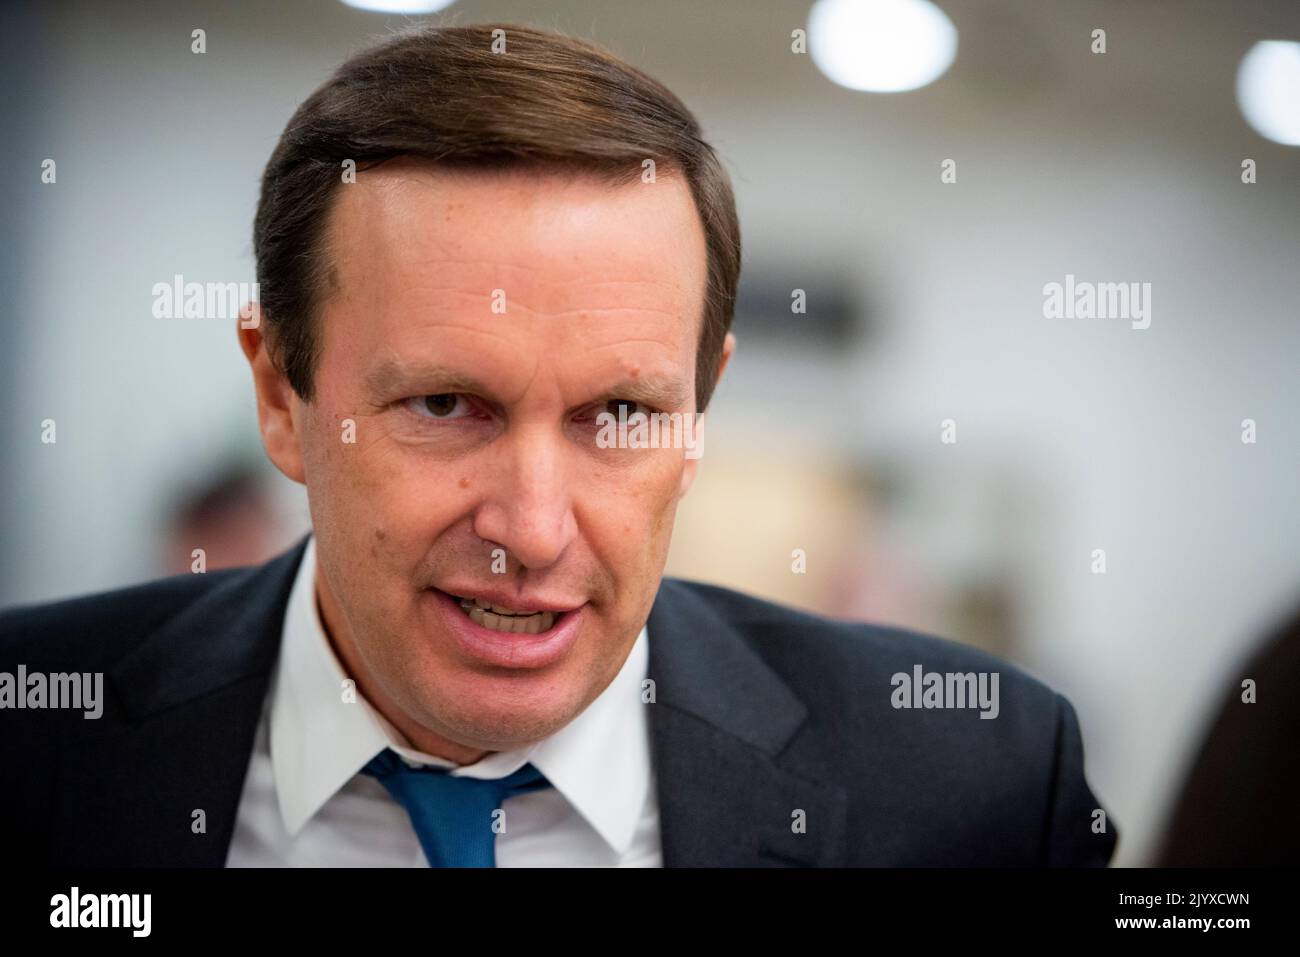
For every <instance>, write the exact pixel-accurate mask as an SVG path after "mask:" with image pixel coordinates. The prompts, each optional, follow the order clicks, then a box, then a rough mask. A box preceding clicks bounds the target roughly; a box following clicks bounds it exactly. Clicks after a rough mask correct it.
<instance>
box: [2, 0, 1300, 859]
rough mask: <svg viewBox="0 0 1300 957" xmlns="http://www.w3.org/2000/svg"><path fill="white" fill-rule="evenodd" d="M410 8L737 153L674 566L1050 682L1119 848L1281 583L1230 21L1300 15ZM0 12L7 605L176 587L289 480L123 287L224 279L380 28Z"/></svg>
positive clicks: (1288, 535)
mask: <svg viewBox="0 0 1300 957" xmlns="http://www.w3.org/2000/svg"><path fill="white" fill-rule="evenodd" d="M898 3H899V4H901V6H904V7H905V6H908V4H904V3H902V0H898ZM444 6H445V7H446V8H445V9H444V10H442V11H441V12H437V13H434V14H432V16H433V17H434V18H435V19H437V20H439V21H443V22H455V23H462V24H465V23H475V22H487V21H505V22H519V23H528V24H533V25H538V26H543V27H548V28H552V29H556V30H560V31H562V32H565V33H568V34H571V35H575V36H580V37H585V38H589V39H592V40H595V41H597V42H599V43H601V44H603V45H605V46H607V47H609V48H610V49H612V50H613V51H614V52H615V53H617V54H619V55H621V56H623V57H624V58H625V59H627V60H629V61H631V62H632V63H634V64H636V65H637V66H639V67H641V68H643V69H645V70H647V71H648V72H650V73H651V74H652V75H654V76H656V77H657V78H659V79H660V80H662V81H663V82H665V83H666V84H667V85H668V86H669V87H670V88H671V89H673V90H674V91H675V92H676V93H677V94H678V95H679V96H680V97H681V98H682V99H683V100H684V101H685V102H686V103H687V104H688V105H689V106H690V107H691V108H692V109H693V110H694V111H695V113H696V115H697V116H698V117H699V118H700V120H701V122H702V124H703V126H704V128H705V132H706V136H708V137H709V138H710V139H711V141H712V142H713V143H714V144H715V146H716V147H717V149H718V150H719V152H720V154H721V156H722V158H723V161H724V163H725V165H726V166H727V168H728V169H729V171H730V172H731V175H732V178H733V182H734V185H735V188H736V193H737V200H738V204H739V209H740V217H741V226H742V231H743V237H744V243H745V266H744V273H743V276H742V294H741V301H740V305H739V308H738V310H737V317H736V323H735V327H734V329H735V332H736V333H737V336H738V338H739V350H738V353H737V356H736V358H735V360H733V362H732V365H731V368H730V370H729V371H728V374H727V377H726V379H725V380H724V381H723V383H722V385H721V387H720V389H719V391H718V393H717V395H716V397H715V399H714V402H713V404H712V406H711V408H710V417H709V419H710V422H709V430H708V437H709V441H708V451H707V454H706V455H705V457H704V460H703V467H702V469H701V473H700V478H699V481H698V482H697V484H696V486H695V488H694V490H693V491H692V493H691V495H690V497H689V498H688V500H687V501H686V503H685V504H684V506H683V508H682V510H681V512H680V514H679V521H678V527H677V531H676V536H675V540H674V545H673V551H672V555H671V559H670V563H669V569H668V572H669V573H670V574H675V575H681V576H685V577H691V578H698V579H703V580H706V581H713V582H718V583H721V584H725V585H731V586H734V587H739V588H742V589H744V590H747V591H750V592H754V593H757V594H760V595H764V596H767V597H770V598H773V599H776V600H779V601H784V602H789V603H794V604H797V605H801V606H804V607H807V608H811V609H815V610H819V611H822V612H824V613H828V614H832V615H836V616H840V617H845V618H859V619H866V620H872V621H877V622H883V623H889V624H897V625H903V626H906V627H910V628H915V629H920V630H925V631H931V632H936V633H939V634H942V635H945V636H947V637H951V638H953V639H956V640H959V641H963V642H968V643H971V644H974V645H978V646H980V647H984V648H987V649H989V650H991V651H994V652H995V653H998V654H1000V655H1004V656H1006V657H1008V658H1009V659H1011V660H1012V661H1014V662H1015V663H1017V664H1018V665H1020V666H1021V667H1023V668H1025V669H1026V670H1028V671H1029V672H1031V673H1032V674H1034V675H1036V676H1038V677H1040V678H1042V679H1044V680H1046V681H1047V682H1048V683H1049V684H1051V685H1052V686H1053V687H1055V688H1056V689H1057V690H1059V691H1061V692H1063V693H1064V694H1065V695H1067V697H1069V698H1070V700H1071V701H1072V702H1073V703H1074V705H1075V707H1076V709H1077V711H1078V713H1079V716H1080V720H1081V724H1082V729H1083V734H1084V740H1085V743H1086V756H1087V766H1088V775H1089V779H1090V781H1091V783H1092V785H1093V788H1094V790H1095V791H1096V793H1097V795H1098V797H1099V798H1100V799H1101V801H1102V802H1103V803H1104V804H1105V805H1106V807H1107V808H1109V809H1110V810H1111V812H1112V813H1113V815H1114V816H1115V819H1116V821H1117V822H1118V824H1119V827H1120V829H1121V832H1122V839H1121V843H1120V846H1119V849H1118V852H1117V855H1116V858H1115V861H1114V863H1116V864H1121V865H1141V864H1146V863H1150V862H1151V861H1153V860H1154V859H1155V855H1156V854H1157V851H1158V847H1159V844H1160V841H1161V835H1162V834H1163V833H1164V828H1165V827H1166V822H1167V821H1168V819H1169V817H1170V814H1171V808H1172V806H1173V804H1174V802H1175V800H1176V794H1177V792H1178V790H1179V788H1180V787H1181V784H1182V782H1183V780H1184V778H1185V776H1186V775H1187V773H1188V771H1189V769H1190V767H1191V765H1192V763H1193V761H1194V759H1195V757H1196V755H1197V753H1198V749H1199V748H1200V744H1201V741H1202V739H1203V738H1204V735H1205V733H1206V730H1207V728H1208V724H1209V722H1210V721H1211V719H1212V718H1213V716H1214V713H1215V711H1216V709H1217V708H1218V707H1219V706H1220V705H1221V703H1222V702H1223V701H1224V700H1225V699H1226V698H1228V697H1229V696H1231V695H1232V694H1233V693H1234V689H1237V688H1238V686H1239V684H1240V681H1241V680H1242V678H1243V677H1244V676H1245V675H1246V673H1245V672H1244V671H1243V667H1244V662H1245V661H1246V660H1247V659H1248V658H1249V657H1250V656H1251V655H1253V654H1255V653H1256V652H1257V651H1258V650H1259V648H1260V647H1261V642H1262V641H1263V640H1264V638H1265V636H1266V635H1267V634H1268V633H1270V631H1271V630H1272V629H1274V628H1276V627H1277V626H1278V625H1279V624H1280V623H1281V622H1282V621H1283V620H1284V619H1286V618H1287V616H1288V615H1289V614H1291V613H1292V612H1293V611H1294V610H1295V608H1296V604H1297V602H1300V560H1298V559H1300V495H1298V494H1297V493H1298V491H1300V481H1298V479H1300V441H1297V439H1298V438H1300V436H1298V435H1297V420H1296V413H1297V409H1298V408H1300V322H1297V319H1298V318H1300V316H1298V315H1297V312H1298V310H1297V303H1298V302H1300V268H1298V267H1300V242H1298V240H1300V149H1298V148H1297V145H1296V143H1297V142H1300V134H1298V133H1297V125H1300V52H1297V51H1300V47H1286V46H1285V45H1282V44H1275V45H1273V46H1271V47H1267V48H1264V49H1265V53H1267V54H1268V55H1267V56H1265V55H1264V54H1261V53H1259V52H1258V51H1257V48H1256V44H1258V43H1259V42H1260V41H1270V40H1272V41H1278V40H1282V41H1300V4H1297V3H1295V2H1294V0H1277V2H1266V0H1260V2H1239V3H1232V4H1227V3H1211V2H1197V0H1164V2H1157V0H1153V2H1145V3H1133V2H1130V0H1096V2H1089V3H1042V2H1038V0H936V6H934V7H931V8H930V9H932V10H935V11H941V13H940V14H939V15H938V17H937V18H936V17H935V16H934V14H931V13H929V12H925V13H922V14H916V13H915V10H913V11H912V13H910V14H909V13H908V11H907V10H901V7H900V10H901V12H899V13H898V16H899V18H900V19H897V20H896V21H890V22H889V24H888V25H889V27H890V29H894V28H897V29H898V30H900V31H901V32H900V33H899V34H898V36H897V37H892V35H891V37H892V38H891V41H890V42H889V43H887V44H886V46H885V47H884V48H883V49H876V48H872V49H874V53H873V54H872V56H865V55H864V54H863V50H865V49H868V46H867V45H868V43H869V40H870V38H871V37H872V36H876V35H877V34H872V33H870V31H869V30H868V29H867V28H866V27H863V26H862V24H861V23H859V22H857V21H855V20H854V19H853V17H854V16H855V15H862V14H863V11H862V10H861V9H859V10H856V11H855V10H849V11H848V12H847V14H846V12H845V10H843V9H834V8H836V7H845V6H849V7H852V6H854V4H853V3H847V4H846V3H837V4H829V5H823V7H822V8H821V9H820V10H818V11H817V12H816V13H814V12H813V6H812V3H811V0H803V2H792V0H728V2H715V3H708V4H705V3H701V2H698V0H657V2H655V3H635V2H626V3H622V2H613V3H611V2H606V0H548V2H546V3H531V2H498V0H461V2H455V3H452V4H450V5H446V4H444ZM868 6H870V4H868ZM884 6H885V7H892V6H894V4H884ZM917 6H918V7H927V6H929V5H927V4H921V3H918V4H917ZM868 12H870V11H868ZM886 12H889V11H886ZM0 16H3V17H4V25H3V37H4V39H3V43H4V54H5V55H4V67H3V70H4V77H5V86H4V89H5V91H6V94H5V97H4V102H3V103H2V104H0V110H3V111H4V116H3V122H4V124H5V130H6V134H5V136H4V138H3V140H4V142H3V147H2V148H3V150H4V153H5V166H4V168H5V169H6V170H7V176H6V182H5V184H4V187H3V188H4V196H5V201H4V203H3V207H4V212H3V215H4V217H5V219H6V226H7V229H6V233H5V234H6V236H7V237H8V242H7V244H6V256H5V257H4V261H3V264H2V265H0V270H2V271H0V280H2V281H3V284H4V286H3V290H4V295H3V304H4V310H5V315H4V317H3V322H2V323H0V397H2V399H3V408H4V410H5V415H4V416H3V418H2V419H0V429H3V432H4V444H3V449H4V454H5V458H4V467H3V470H2V471H0V493H2V494H0V605H10V604H15V603H26V602H32V601H38V600H46V599H52V598H58V597H62V596H68V595H73V594H77V593H81V592H86V591H91V590H100V589H108V588H112V587H116V586H120V585H124V584H128V583H133V582H138V581H143V580H146V579H149V578H152V577H155V576H157V575H159V574H163V573H172V572H184V571H187V570H188V568H189V564H190V549H191V547H193V543H194V542H195V541H202V542H206V543H208V544H207V552H208V566H209V568H215V567H219V566H221V565H224V564H239V563H245V562H252V561H260V560H262V559H263V558H265V557H267V556H269V555H271V554H273V553H274V552H276V551H278V550H279V549H281V548H283V547H286V546H287V545H288V544H290V543H292V542H293V541H294V540H295V539H296V538H297V537H298V536H299V535H300V534H302V533H303V532H304V531H305V529H306V528H307V513H306V500H305V496H304V495H303V494H302V492H301V490H300V489H299V488H297V487H295V486H293V485H292V484H291V483H289V482H288V481H287V480H285V479H283V478H282V477H280V476H279V475H278V473H275V472H274V471H273V470H272V469H271V468H270V466H269V465H268V464H267V463H266V460H265V458H264V456H263V454H262V452H261V447H260V443H259V439H258V435H257V428H256V419H255V414H254V406H253V396H252V390H251V386H250V380H249V374H248V371H247V366H246V364H245V363H244V361H243V358H242V356H241V355H240V353H239V351H238V348H237V346H236V342H235V335H234V329H233V323H232V322H230V321H227V320H215V319H206V320H195V319H188V320H187V319H159V318H155V316H154V314H153V312H152V309H151V306H152V304H153V294H152V291H151V290H152V288H153V286H154V284H155V283H158V282H165V283H170V282H171V281H172V277H173V276H174V275H177V274H181V275H183V276H185V277H186V279H187V280H199V281H208V280H210V281H216V282H230V281H236V282H251V281H252V280H253V279H254V278H255V275H254V265H253V260H252V251H251V234H252V217H253V212H254V208H255V204H256V199H257V190H258V178H259V176H260V174H261V170H262V167H263V165H264V163H265V162H266V160H267V158H268V156H269V154H270V152H271V149H272V147H273V146H274V144H275V141H276V139H277V138H278V136H279V134H280V131H281V130H282V128H283V126H284V124H285V122H286V121H287V120H288V118H289V116H290V115H291V113H292V112H293V110H294V109H295V108H296V106H297V105H298V103H299V102H300V101H301V100H302V99H303V98H305V97H306V96H307V94H308V93H310V92H311V90H313V89H314V88H315V87H316V86H317V85H318V84H319V83H320V82H322V81H323V80H324V79H325V77H326V76H327V75H328V73H329V72H330V71H332V70H333V69H334V67H335V66H337V65H338V64H339V63H340V62H341V61H342V60H343V59H345V58H346V57H347V55H348V54H350V53H351V52H353V51H355V50H357V49H358V48H360V47H361V46H363V45H364V44H365V43H366V42H367V41H368V40H369V39H371V38H373V37H374V36H375V35H377V34H382V33H384V32H387V31H390V30H392V29H396V28H398V27H400V26H402V25H404V24H405V23H407V22H409V21H410V19H411V18H408V17H403V16H395V15H385V14H381V13H375V12H369V11H365V10H359V9H354V8H352V7H350V6H348V5H345V4H343V3H341V2H338V0H280V2H277V3H274V4H267V3H255V2H247V3H243V2H226V3H199V2H184V0H167V2H160V0H159V2H150V0H145V2H137V3H132V4H129V5H125V4H116V3H67V2H49V3H44V4H40V5H30V6H27V7H23V6H19V5H9V6H7V8H6V10H5V12H4V13H3V14H2V15H0ZM845 16H847V17H848V19H847V20H844V19H840V20H837V19H835V18H836V17H845ZM909 16H911V17H912V19H910V20H909V19H908V17H909ZM819 18H820V21H819V22H814V21H818V20H819ZM944 24H947V26H945V25H944ZM196 29H201V30H203V31H204V37H205V50H204V52H203V53H202V54H196V53H194V52H192V45H193V43H194V39H193V31H194V30H196ZM1098 29H1101V30H1104V31H1105V35H1104V43H1105V52H1104V53H1103V52H1100V51H1097V52H1094V51H1095V48H1096V47H1097V36H1096V35H1095V34H1094V31H1095V30H1098ZM798 30H806V31H809V35H808V50H807V52H798V51H797V50H794V49H792V46H795V47H797V45H798V35H796V34H795V33H794V31H798ZM864 30H865V31H866V32H863V31H864ZM878 33H879V31H878ZM855 43H856V44H858V46H857V47H855V45H854V44H855ZM845 44H847V47H845ZM1252 51H1256V52H1255V53H1253V54H1252ZM1251 56H1253V57H1254V59H1253V61H1251V62H1253V64H1254V66H1250V65H1249V63H1247V66H1243V63H1244V62H1247V61H1248V58H1249V57H1251ZM1292 58H1293V60H1294V62H1292ZM864 64H866V65H867V66H871V65H873V64H879V65H880V66H881V69H879V70H873V69H865V68H863V67H864ZM891 69H892V70H893V71H894V72H893V73H892V74H891V73H890V70H891ZM855 71H856V72H855ZM900 78H901V79H900ZM891 82H892V83H894V87H895V91H892V92H875V91H873V90H871V89H862V88H854V87H855V86H856V87H863V86H872V85H873V84H874V85H875V88H876V89H880V88H881V87H882V86H883V87H884V88H885V89H886V90H888V89H890V87H889V84H890V83H891ZM918 83H919V85H917V84H918ZM846 84H847V85H846ZM907 84H912V85H913V86H914V87H915V88H913V89H910V90H897V89H896V87H897V86H899V85H907ZM46 159H54V160H55V161H56V164H57V167H56V168H57V179H56V181H55V182H54V183H48V182H42V172H43V166H42V164H43V162H44V161H45V160H46ZM1248 159H1249V160H1253V168H1254V170H1255V180H1256V181H1255V182H1253V183H1246V182H1243V162H1244V161H1245V160H1248ZM946 160H952V161H953V164H952V165H951V166H950V167H948V169H949V171H950V175H949V176H948V177H947V178H948V179H952V178H953V177H952V175H951V174H952V173H955V181H950V182H944V178H945V177H944V176H943V173H944V169H945V166H944V164H945V161H946ZM1067 275H1073V276H1075V277H1077V279H1078V280H1080V281H1093V282H1124V283H1128V282H1137V283H1150V284H1151V290H1152V293H1151V302H1150V305H1151V325H1150V327H1149V328H1146V329H1134V328H1132V326H1131V324H1130V322H1128V321H1125V320H1115V319H1107V320H1086V319H1047V318H1044V313H1043V301H1044V292H1043V287H1044V286H1045V285H1046V284H1048V283H1052V282H1061V283H1063V282H1065V277H1066V276H1067ZM794 290H803V291H804V293H805V295H806V311H804V312H797V311H792V308H791V303H792V295H793V294H794ZM1246 419H1250V420H1253V422H1254V423H1255V429H1256V434H1255V441H1253V442H1246V441H1243V420H1246ZM47 420H53V423H54V426H55V428H56V429H57V441H54V442H49V441H48V437H49V436H48V435H47V433H48V428H47V426H46V424H45V423H46V422H47ZM946 420H951V421H950V422H949V423H948V436H947V437H948V438H949V439H951V438H952V437H953V436H954V435H955V439H956V441H944V438H945V435H944V428H945V422H946ZM43 437H44V438H45V439H46V440H45V441H43ZM773 448H778V449H780V450H781V452H780V454H779V455H776V456H774V455H773V453H772V449H773ZM1097 549H1101V550H1104V553H1105V571H1104V573H1099V571H1098V565H1097V557H1096V553H1095V550H1097ZM796 550H802V553H801V554H802V555H803V556H804V560H805V562H806V566H805V569H804V570H803V571H802V572H797V571H795V570H794V565H795V563H796V558H795V554H796ZM1295 677H1300V676H1293V679H1292V680H1293V682H1294V680H1295ZM1273 687H1276V686H1275V685H1274V686H1273Z"/></svg>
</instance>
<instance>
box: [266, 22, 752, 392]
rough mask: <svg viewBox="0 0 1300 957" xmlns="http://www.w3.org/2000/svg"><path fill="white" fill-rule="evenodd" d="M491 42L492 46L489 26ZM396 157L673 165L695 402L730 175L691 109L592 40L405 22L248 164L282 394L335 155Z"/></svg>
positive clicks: (710, 336) (723, 251)
mask: <svg viewBox="0 0 1300 957" xmlns="http://www.w3.org/2000/svg"><path fill="white" fill-rule="evenodd" d="M496 30H502V31H504V42H505V43H506V52H504V53H497V52H493V49H492V46H493V40H494V31H496ZM398 156H414V157H419V158H422V159H427V160H429V161H431V162H433V163H439V164H447V165H449V166H454V167H458V168H498V167H502V166H517V165H524V166H537V167H541V168H544V167H555V168H563V169H569V170H576V171H580V172H587V173H591V174H594V175H597V176H600V177H602V178H604V179H605V180H606V181H607V182H610V183H611V184H619V183H626V182H631V181H633V180H634V179H636V178H637V177H638V176H640V175H641V172H642V162H643V161H644V160H646V159H652V160H654V162H655V170H656V175H659V174H661V173H679V174H681V175H683V176H685V178H686V180H687V182H688V183H689V185H690V189H691V194H692V196H693V197H694V199H695V205H696V209H697V211H698V212H699V215H700V220H701V223H702V225H703V229H704V237H705V244H706V248H707V251H708V286H707V288H706V290H705V300H704V316H703V325H702V329H701V332H700V341H699V347H698V351H697V355H696V365H695V377H696V387H695V395H696V409H697V411H700V412H703V411H704V410H705V408H706V407H707V406H708V403H709V398H710V396H711V395H712V393H713V387H714V385H715V383H716V373H717V369H718V363H719V361H720V360H721V356H722V346H723V340H724V339H725V338H726V334H727V330H728V329H729V328H730V326H731V320H732V316H733V313H734V309H735V296H736V285H737V283H738V281H739V278H740V225H739V222H738V220H737V216H736V202H735V198H734V196H733V194H732V190H731V182H730V180H729V179H728V176H727V173H726V171H725V170H724V169H723V167H722V165H721V164H720V163H719V162H718V159H717V157H716V155H715V154H714V151H713V148H712V147H711V146H710V145H709V144H708V143H706V142H705V141H704V139H703V138H702V137H701V134H700V127H699V124H698V123H697V121H696V120H695V117H694V116H693V115H692V114H691V113H690V111H689V110H688V109H687V108H686V107H685V105H683V104H682V102H681V101H680V100H679V99H678V98H677V97H676V96H675V95H673V93H672V92H671V91H669V90H668V89H667V88H666V87H664V86H663V85H662V84H661V83H659V82H658V81H656V80H654V79H652V78H651V77H649V76H647V75H646V74H644V73H642V72H641V71H640V70H637V69H636V68H635V67H632V66H630V65H629V64H627V63H624V62H623V61H621V60H619V59H617V58H616V57H614V56H613V55H612V54H610V53H608V52H607V51H605V50H603V49H601V48H600V47H598V46H596V45H595V44H592V43H588V42H586V41H583V40H576V39H572V38H570V37H566V36H563V35H561V34H558V33H551V32H548V31H544V30H538V29H534V28H532V27H526V26H515V25H510V24H480V25H472V26H455V27H427V26H426V27H418V28H414V29H411V30H407V31H404V32H401V33H398V34H395V35H394V36H392V37H389V38H387V39H386V40H384V41H383V42H381V43H379V44H377V45H375V46H372V47H370V48H368V49H366V50H363V51H362V52H360V53H358V54H357V55H355V56H353V57H352V58H350V59H349V60H348V61H347V62H345V63H344V64H343V65H342V66H341V67H339V69H338V70H337V71H336V72H335V73H334V75H333V76H332V77H330V79H329V80H327V81H326V82H325V83H324V84H323V85H322V86H321V87H320V88H319V89H317V90H316V91H315V92H314V93H312V95H311V96H309V97H308V98H307V99H306V101H304V102H303V104H302V105H301V106H300V107H299V108H298V110H297V112H296V113H294V115H293V118H292V119H290V120H289V123H288V125H287V126H286V127H285V129H284V133H283V135H281V137H280V142H279V143H278V144H277V145H276V148H275V152H273V153H272V154H271V159H270V161H269V162H268V163H267V165H266V171H265V173H264V174H263V176H262V194H261V199H260V200H259V202H258V207H257V217H256V219H255V221H254V226H253V251H254V254H255V255H256V257H257V280H258V286H259V300H260V303H261V307H262V311H263V315H264V317H265V319H266V323H267V327H268V328H267V341H268V346H269V347H270V349H271V353H272V356H273V358H274V360H275V362H276V364H277V366H278V367H279V368H280V369H281V370H282V371H283V372H284V374H285V375H286V377H287V378H288V380H289V383H290V385H291V386H292V387H293V389H294V391H295V392H296V393H297V394H298V395H299V396H300V397H301V398H302V399H304V400H306V401H310V400H311V398H312V394H313V390H312V374H313V371H314V369H315V366H316V360H317V352H318V342H319V340H318V337H317V334H316V329H315V318H314V314H315V312H316V309H317V306H318V305H319V302H320V292H321V290H322V288H323V282H322V281H323V280H324V279H325V277H326V275H327V274H328V270H329V264H328V263H327V262H326V258H327V255H326V254H327V249H326V243H325V234H326V227H327V221H328V214H329V211H330V208H331V202H332V199H333V197H334V190H335V189H337V188H338V187H339V185H340V184H341V182H342V177H341V173H342V170H343V162H344V160H348V159H351V160H354V161H355V162H356V164H357V168H358V169H365V168H369V167H371V166H373V165H375V164H377V163H381V162H384V161H385V160H388V159H392V158H394V157H398Z"/></svg>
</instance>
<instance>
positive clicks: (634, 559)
mask: <svg viewBox="0 0 1300 957" xmlns="http://www.w3.org/2000/svg"><path fill="white" fill-rule="evenodd" d="M654 454H664V455H665V458H664V459H663V461H662V462H655V463H654V465H653V468H651V467H650V463H647V467H646V468H645V470H644V471H641V472H638V473H636V474H622V475H618V476H614V477H612V478H611V480H610V482H609V483H607V484H606V487H604V488H603V489H602V490H601V491H599V492H596V493H595V494H594V495H593V499H594V502H593V504H595V505H596V508H595V509H593V511H592V513H591V514H592V516H593V517H594V519H595V520H596V521H597V522H598V523H599V528H601V530H602V537H603V538H604V539H605V544H606V545H608V546H610V547H611V549H612V551H613V552H614V553H616V554H617V555H618V556H619V559H618V561H617V565H618V566H619V567H622V568H625V569H635V570H641V569H644V568H646V567H647V566H651V567H653V566H655V565H660V566H661V565H662V563H663V559H664V558H665V557H666V554H667V550H668V540H669V537H670V536H671V534H672V528H673V518H674V516H675V515H676V513H677V503H678V501H679V498H680V496H679V486H680V484H681V477H682V468H683V463H682V462H681V461H679V460H677V459H676V458H675V457H674V455H673V454H668V453H654Z"/></svg>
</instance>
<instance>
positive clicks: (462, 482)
mask: <svg viewBox="0 0 1300 957" xmlns="http://www.w3.org/2000/svg"><path fill="white" fill-rule="evenodd" d="M456 484H457V485H459V486H460V487H461V488H469V479H467V478H462V479H461V480H460V481H459V482H457V483H456Z"/></svg>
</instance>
